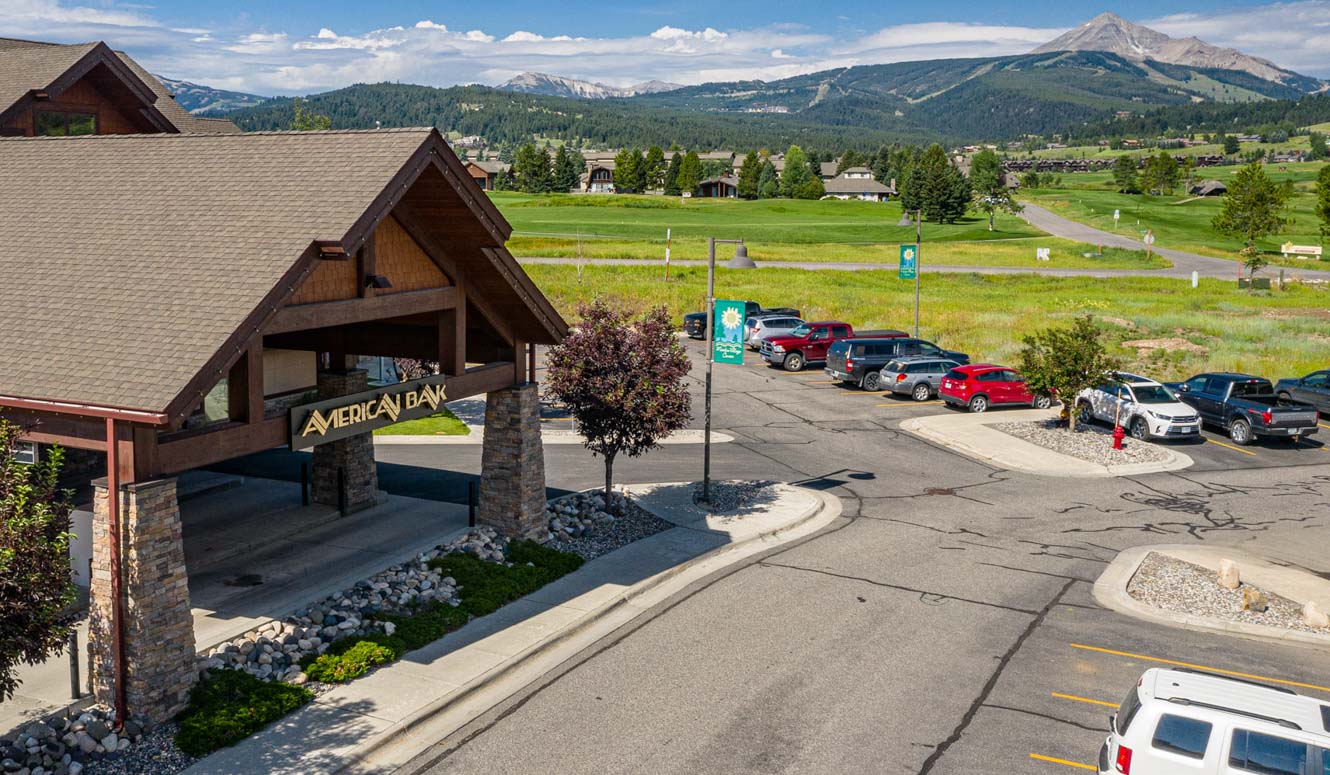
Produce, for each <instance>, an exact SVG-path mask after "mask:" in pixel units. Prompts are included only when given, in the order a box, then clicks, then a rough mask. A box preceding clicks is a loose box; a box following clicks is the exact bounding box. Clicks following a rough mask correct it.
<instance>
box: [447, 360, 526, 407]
mask: <svg viewBox="0 0 1330 775" xmlns="http://www.w3.org/2000/svg"><path fill="white" fill-rule="evenodd" d="M512 384H513V364H512V362H510V361H499V362H498V363H487V364H485V365H484V366H476V367H475V368H471V369H467V371H466V373H465V374H462V375H461V376H458V377H449V378H448V381H447V382H445V383H444V388H443V392H444V395H445V396H446V398H447V400H449V401H456V400H457V399H459V398H468V397H470V396H478V395H480V394H482V393H489V392H490V391H493V390H503V389H504V388H507V387H512Z"/></svg>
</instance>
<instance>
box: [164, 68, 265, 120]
mask: <svg viewBox="0 0 1330 775" xmlns="http://www.w3.org/2000/svg"><path fill="white" fill-rule="evenodd" d="M156 78H157V80H159V81H161V82H162V83H163V84H165V85H166V88H168V89H170V90H171V94H172V96H174V97H175V101H176V102H178V103H180V106H181V107H183V108H184V109H185V110H188V111H189V112H190V113H205V112H207V111H215V112H219V113H221V112H225V111H228V110H236V109H238V108H249V107H253V106H255V105H258V104H260V103H262V102H263V101H264V100H266V99H268V98H267V97H260V96H258V95H257V94H246V93H245V92H239V91H227V90H226V89H216V88H213V87H211V86H203V85H201V84H197V83H190V82H189V81H178V80H175V79H173V78H166V77H163V76H160V75H158V76H156Z"/></svg>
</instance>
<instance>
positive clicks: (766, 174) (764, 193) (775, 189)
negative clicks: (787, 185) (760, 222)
mask: <svg viewBox="0 0 1330 775" xmlns="http://www.w3.org/2000/svg"><path fill="white" fill-rule="evenodd" d="M757 195H758V197H759V198H761V199H775V198H776V197H778V196H780V176H779V175H777V174H776V165H774V164H772V163H771V160H770V159H764V160H763V161H762V171H761V172H760V173H758V176H757Z"/></svg>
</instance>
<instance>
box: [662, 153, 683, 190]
mask: <svg viewBox="0 0 1330 775" xmlns="http://www.w3.org/2000/svg"><path fill="white" fill-rule="evenodd" d="M671 148H673V146H671ZM672 153H673V154H674V155H673V156H671V157H670V163H669V166H667V167H666V168H665V182H664V185H665V194H666V195H667V196H678V195H679V193H680V192H679V167H680V166H681V165H682V164H683V153H682V152H681V151H679V150H677V149H675V150H673V151H672Z"/></svg>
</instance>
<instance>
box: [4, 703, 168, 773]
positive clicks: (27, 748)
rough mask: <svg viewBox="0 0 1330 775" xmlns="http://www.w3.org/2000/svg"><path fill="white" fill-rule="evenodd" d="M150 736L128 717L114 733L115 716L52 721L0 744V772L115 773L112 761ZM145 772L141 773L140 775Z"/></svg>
mask: <svg viewBox="0 0 1330 775" xmlns="http://www.w3.org/2000/svg"><path fill="white" fill-rule="evenodd" d="M151 730H152V726H151V725H150V724H149V723H148V721H147V720H146V719H142V718H138V717H134V716H131V717H130V718H128V719H127V720H126V721H125V723H124V726H123V727H121V728H120V729H116V724H115V713H114V711H110V710H106V709H103V708H88V709H86V710H80V711H70V712H69V713H67V714H61V715H57V716H52V717H51V718H48V719H46V720H45V721H38V722H35V723H32V724H29V725H28V726H26V727H24V728H23V729H22V730H20V731H19V732H18V733H17V734H15V735H12V736H9V737H4V738H0V772H5V773H26V775H79V773H82V772H85V771H86V772H87V773H105V772H116V771H117V770H116V769H114V765H113V764H112V762H111V757H114V756H115V755H116V754H117V753H119V752H123V751H125V750H126V749H129V748H130V747H131V746H134V745H136V744H138V743H140V742H141V741H142V740H143V739H144V735H145V734H147V733H148V732H150V731H151ZM144 771H146V770H144Z"/></svg>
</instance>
